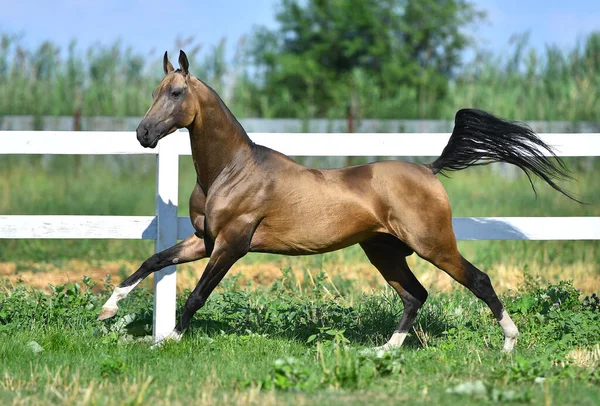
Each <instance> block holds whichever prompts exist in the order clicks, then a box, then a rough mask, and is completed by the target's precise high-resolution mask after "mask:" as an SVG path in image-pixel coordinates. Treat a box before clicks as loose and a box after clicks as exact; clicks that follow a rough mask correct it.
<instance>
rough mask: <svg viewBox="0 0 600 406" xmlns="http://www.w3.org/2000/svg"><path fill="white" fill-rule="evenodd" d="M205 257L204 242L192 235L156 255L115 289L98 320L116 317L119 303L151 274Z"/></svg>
mask: <svg viewBox="0 0 600 406" xmlns="http://www.w3.org/2000/svg"><path fill="white" fill-rule="evenodd" d="M205 256H206V250H205V247H204V241H203V240H202V239H201V238H199V237H197V236H196V235H192V236H190V237H188V238H187V239H185V240H184V241H182V242H180V243H179V244H177V245H175V246H173V247H171V248H168V249H166V250H164V251H161V252H159V253H157V254H154V255H153V256H152V257H150V258H148V259H147V260H146V261H144V263H143V264H142V266H140V268H139V269H138V270H137V271H135V272H134V273H133V274H131V275H130V276H129V277H128V278H127V279H125V280H124V281H123V282H121V283H120V284H119V285H118V286H117V287H116V288H115V290H114V291H113V293H112V295H111V296H110V298H109V299H108V300H107V301H106V303H105V304H104V306H102V312H101V313H100V316H99V317H98V319H99V320H104V319H108V318H110V317H112V316H114V315H115V314H116V313H117V310H118V306H117V304H118V303H119V301H121V300H122V299H124V298H125V297H127V295H128V294H129V292H130V291H131V290H132V289H133V288H135V287H136V286H137V285H138V284H139V283H140V282H141V281H143V280H144V279H145V278H146V277H148V275H150V274H151V273H153V272H156V271H159V270H161V269H163V268H164V267H166V266H169V265H174V264H181V263H185V262H191V261H195V260H197V259H201V258H204V257H205Z"/></svg>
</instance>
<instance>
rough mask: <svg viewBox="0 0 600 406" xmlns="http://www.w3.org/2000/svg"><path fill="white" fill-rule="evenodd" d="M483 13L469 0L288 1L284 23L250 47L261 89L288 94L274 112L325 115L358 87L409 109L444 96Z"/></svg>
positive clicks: (282, 9) (281, 12)
mask: <svg viewBox="0 0 600 406" xmlns="http://www.w3.org/2000/svg"><path fill="white" fill-rule="evenodd" d="M482 17H483V14H482V13H481V12H479V11H477V10H476V9H475V8H474V7H473V6H472V5H471V4H470V3H469V2H468V1H466V0H442V1H437V0H349V1H344V0H331V1H327V0H308V1H298V0H282V2H281V4H280V5H279V8H278V11H277V14H276V19H277V21H278V22H279V28H277V29H275V30H268V29H266V28H264V27H262V28H258V29H257V30H256V31H255V33H254V35H253V37H252V41H251V47H250V50H249V52H250V54H251V57H252V61H253V63H254V65H255V66H256V67H257V82H258V83H260V85H261V88H260V90H261V93H262V94H263V95H266V97H267V98H273V99H278V98H279V97H277V95H279V94H283V95H285V97H283V98H282V100H284V101H289V103H281V104H280V105H278V106H276V107H275V109H274V111H273V112H270V114H271V115H275V116H290V115H298V114H297V113H298V112H297V111H296V109H297V108H298V106H300V107H301V108H302V109H303V111H302V112H301V113H303V114H305V115H307V116H315V115H316V116H324V115H327V114H328V112H330V111H331V110H332V109H331V106H332V105H336V106H346V105H348V104H349V103H351V101H352V99H353V98H356V97H358V96H357V95H359V94H361V95H363V96H366V97H367V98H368V99H371V100H363V101H362V103H361V104H368V103H371V102H372V101H375V100H373V99H388V100H389V99H401V100H402V103H403V104H406V105H407V108H408V109H409V110H410V109H411V107H408V106H409V105H412V106H414V107H412V108H413V109H415V108H418V107H419V104H420V102H425V101H428V100H436V99H441V98H443V97H444V96H445V95H446V93H447V90H448V82H449V80H450V79H451V77H452V76H453V75H454V73H455V72H456V70H457V68H459V67H460V60H461V58H460V57H461V53H462V52H463V51H464V50H465V49H466V48H468V47H469V46H470V45H471V44H472V43H473V41H472V39H471V38H470V37H469V36H468V35H467V34H466V28H468V27H469V26H470V25H473V24H476V23H477V22H478V21H479V20H480V19H481V18H482ZM364 88H372V90H371V91H370V92H368V93H367V94H366V95H365V94H364V93H365V91H364V90H366V89H364ZM369 93H370V94H369ZM254 102H255V103H256V102H257V100H255V101H254ZM354 102H356V101H354ZM402 103H401V104H402ZM394 104H396V105H397V104H398V103H394ZM256 107H257V110H258V111H260V109H261V107H260V105H258V106H256ZM417 111H418V110H414V111H413V113H415V114H414V115H417V114H416V113H417ZM427 113H428V112H426V111H420V114H419V115H427ZM338 114H339V112H338ZM301 115H302V114H301Z"/></svg>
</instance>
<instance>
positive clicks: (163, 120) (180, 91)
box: [136, 51, 198, 148]
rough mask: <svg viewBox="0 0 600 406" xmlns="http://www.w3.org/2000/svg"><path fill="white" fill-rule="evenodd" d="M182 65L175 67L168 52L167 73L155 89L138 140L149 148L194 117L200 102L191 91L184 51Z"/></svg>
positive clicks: (165, 69) (181, 55) (181, 57)
mask: <svg viewBox="0 0 600 406" xmlns="http://www.w3.org/2000/svg"><path fill="white" fill-rule="evenodd" d="M179 67H180V68H179V69H177V70H175V69H174V68H173V65H171V62H169V58H168V57H167V53H166V52H165V56H164V58H163V69H164V71H165V77H164V78H163V80H162V81H161V82H160V84H159V85H158V87H157V88H156V89H154V92H152V105H151V106H150V108H149V109H148V112H147V113H146V115H145V116H144V118H143V119H142V121H141V122H140V125H139V126H138V128H137V130H136V132H137V139H138V141H139V142H140V144H142V146H144V147H146V148H148V147H149V148H154V147H156V144H158V140H160V139H161V138H163V137H165V136H167V135H168V134H171V133H172V132H173V131H175V130H177V129H178V128H182V127H187V126H189V125H190V124H192V122H193V121H194V118H195V116H196V112H197V111H198V110H197V106H198V103H197V102H196V100H195V97H194V94H193V93H194V92H192V91H191V81H192V79H193V77H192V76H191V75H190V74H189V71H188V68H189V62H188V59H187V56H186V54H185V52H183V51H180V53H179Z"/></svg>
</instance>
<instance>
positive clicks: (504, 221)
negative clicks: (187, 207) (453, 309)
mask: <svg viewBox="0 0 600 406" xmlns="http://www.w3.org/2000/svg"><path fill="white" fill-rule="evenodd" d="M453 225H454V230H455V233H456V236H457V238H458V239H459V240H600V217H456V218H454V219H453ZM194 231H195V230H194V228H193V227H192V224H191V222H190V219H189V217H178V219H177V238H178V239H179V240H182V239H184V238H187V237H188V236H190V235H191V234H193V233H194ZM0 238H73V239H83V238H91V239H155V238H156V217H154V216H35V215H32V216H29V215H27V216H19V215H15V216H0Z"/></svg>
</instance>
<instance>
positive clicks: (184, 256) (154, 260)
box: [119, 234, 206, 288]
mask: <svg viewBox="0 0 600 406" xmlns="http://www.w3.org/2000/svg"><path fill="white" fill-rule="evenodd" d="M205 256H206V248H205V246H204V240H203V239H202V238H199V237H197V236H196V235H195V234H193V235H191V236H190V237H188V238H186V239H185V240H183V241H181V242H180V243H179V244H176V245H174V246H172V247H171V248H167V249H166V250H164V251H161V252H158V253H156V254H154V255H152V256H151V257H150V258H148V259H147V260H146V261H144V263H143V264H142V266H140V267H139V269H138V270H137V271H135V272H134V273H133V274H131V275H130V276H129V277H128V278H127V279H125V280H124V281H123V282H121V283H120V284H119V287H120V288H124V287H127V286H131V285H132V284H134V283H135V284H137V283H139V282H140V281H142V280H144V279H146V278H147V277H148V276H149V275H150V274H152V273H154V272H157V271H160V270H161V269H163V268H165V267H167V266H169V265H177V264H184V263H186V262H192V261H196V260H198V259H202V258H204V257H205Z"/></svg>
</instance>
